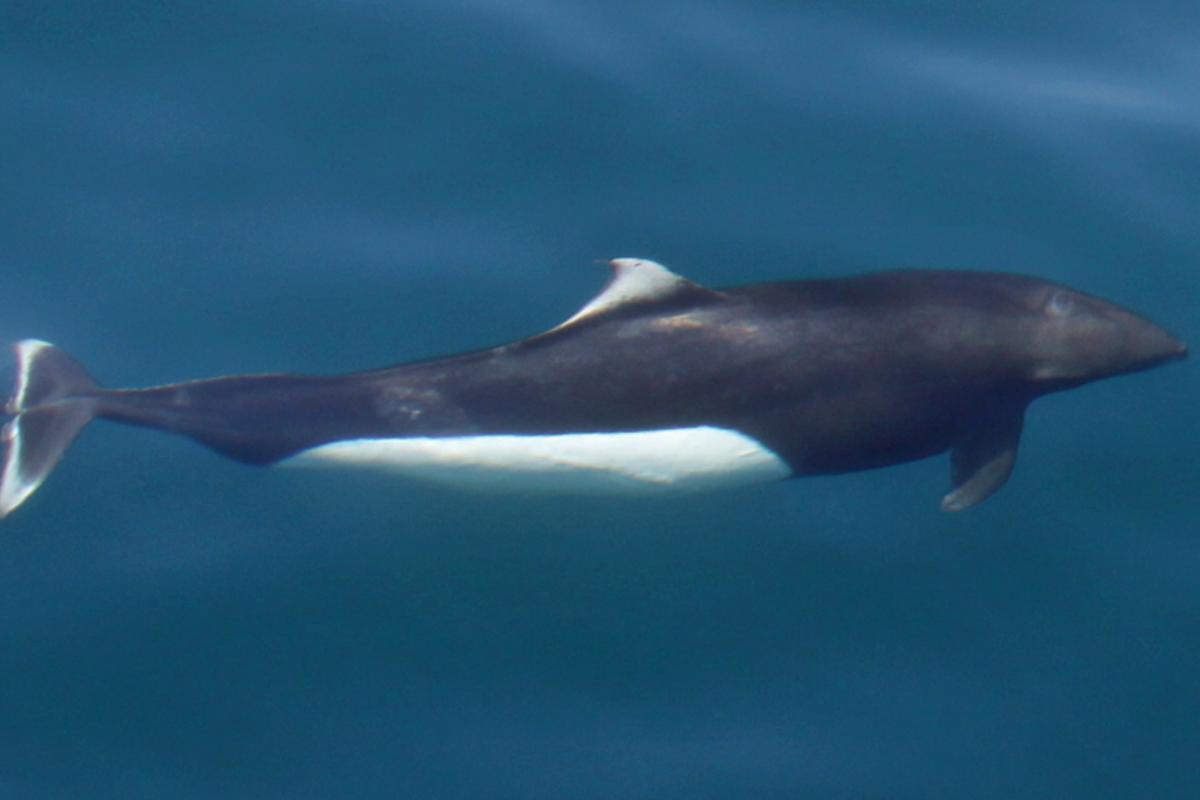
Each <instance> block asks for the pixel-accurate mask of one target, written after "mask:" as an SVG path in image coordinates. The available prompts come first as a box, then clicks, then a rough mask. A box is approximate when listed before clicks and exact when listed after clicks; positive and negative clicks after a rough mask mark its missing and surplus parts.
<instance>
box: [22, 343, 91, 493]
mask: <svg viewBox="0 0 1200 800" xmlns="http://www.w3.org/2000/svg"><path fill="white" fill-rule="evenodd" d="M16 350H17V370H18V371H17V388H16V391H15V392H14V393H13V396H12V399H11V400H9V402H8V406H7V408H6V409H5V410H6V411H7V413H8V414H10V415H12V417H13V419H12V420H10V421H9V423H8V424H7V425H5V426H4V436H3V439H4V469H3V472H2V473H0V517H3V516H5V515H7V514H8V513H9V512H11V511H12V510H13V509H14V508H16V507H17V506H19V505H21V503H23V502H25V499H26V498H28V497H29V495H31V494H33V492H34V491H35V490H36V489H37V488H38V487H39V486H41V485H42V481H44V480H46V476H47V475H49V474H50V472H51V470H53V469H54V467H55V466H56V465H57V464H58V462H59V460H60V459H62V456H63V453H65V452H66V451H67V448H68V447H70V446H71V442H73V441H75V437H76V436H78V435H79V432H80V431H81V430H83V427H84V426H85V425H87V424H88V423H89V422H90V421H91V420H92V418H93V417H94V416H95V414H96V392H97V390H98V389H99V387H98V386H97V384H96V382H95V381H94V380H92V378H91V376H90V375H88V374H87V372H86V371H85V370H84V368H83V367H82V366H80V365H79V363H78V362H77V361H75V359H73V358H71V357H70V356H68V355H67V354H66V353H64V352H63V351H61V350H59V349H58V348H56V347H54V346H53V345H51V344H49V343H47V342H40V341H38V340H36V339H26V340H25V341H23V342H20V343H18V344H17V347H16Z"/></svg>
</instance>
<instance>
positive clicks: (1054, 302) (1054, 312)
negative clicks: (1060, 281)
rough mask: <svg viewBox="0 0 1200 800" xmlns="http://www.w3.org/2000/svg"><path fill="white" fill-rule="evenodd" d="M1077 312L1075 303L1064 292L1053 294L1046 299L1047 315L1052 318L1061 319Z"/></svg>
mask: <svg viewBox="0 0 1200 800" xmlns="http://www.w3.org/2000/svg"><path fill="white" fill-rule="evenodd" d="M1074 310H1075V301H1074V300H1073V299H1072V298H1071V295H1069V294H1067V293H1066V292H1064V291H1061V290H1060V291H1055V292H1051V293H1050V296H1049V297H1047V298H1046V313H1047V314H1049V315H1050V316H1052V317H1061V316H1063V315H1064V314H1070V313H1071V312H1072V311H1074Z"/></svg>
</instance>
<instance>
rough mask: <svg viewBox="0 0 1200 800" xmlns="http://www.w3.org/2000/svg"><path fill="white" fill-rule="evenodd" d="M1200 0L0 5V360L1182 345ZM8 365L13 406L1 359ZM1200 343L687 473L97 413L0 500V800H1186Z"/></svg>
mask: <svg viewBox="0 0 1200 800" xmlns="http://www.w3.org/2000/svg"><path fill="white" fill-rule="evenodd" d="M1197 42H1200V6H1197V5H1196V4H1194V3H1172V2H1133V1H1132V0H1127V1H1126V2H1082V0H1066V2H1059V3H1052V4H1048V3H1029V2H1013V1H1012V0H1008V1H1006V2H973V3H936V2H912V3H895V2H855V3H849V2H842V3H838V2H803V3H799V2H782V1H781V0H738V1H737V2H733V1H732V0H729V1H728V2H691V3H687V2H653V3H628V2H611V1H610V2H593V3H585V2H568V1H563V2H552V1H551V0H516V1H514V2H489V1H488V0H411V1H410V2H383V0H343V1H342V2H318V1H317V0H311V1H305V0H289V1H288V2H282V1H279V2H269V1H266V0H250V1H249V2H242V3H238V4H228V5H227V4H208V3H203V4H201V3H174V2H132V1H126V0H118V1H116V2H106V3H88V2H23V1H22V0H18V1H16V2H7V3H4V4H3V5H2V6H0V177H2V187H3V190H2V191H0V340H4V341H16V340H18V339H21V338H25V337H38V338H43V339H47V340H50V341H53V342H55V343H56V344H59V345H60V346H62V347H63V348H64V349H66V350H67V351H68V352H70V353H72V354H73V355H75V356H76V357H78V358H79V359H80V360H81V361H82V362H83V363H84V364H86V365H87V366H88V367H89V369H90V370H91V371H92V373H93V374H94V375H95V376H96V377H97V378H98V379H100V380H101V381H102V382H104V383H106V384H108V385H113V386H118V385H122V386H137V385H149V384H155V383H162V382H168V381H175V380H181V379H187V378H196V377H206V376H211V375H217V374H232V373H246V372H261V371H296V372H318V373H332V372H339V371H348V370H353V369H362V368H368V367H375V366H382V365H386V364H390V363H394V362H398V361H403V360H409V359H417V358H423V357H428V356H433V355H438V354H443V353H448V352H453V351H457V350H463V349H470V348H475V347H480V346H484V345H490V344H495V343H499V342H503V341H507V340H511V339H515V338H520V337H522V336H526V335H529V334H531V333H535V332H537V331H540V330H543V329H545V328H548V327H550V326H552V325H554V324H557V323H558V322H560V321H561V320H563V319H564V318H566V317H567V316H569V315H570V314H571V313H572V312H574V310H575V309H576V308H577V307H578V306H580V305H582V304H583V303H584V302H585V301H586V300H587V299H589V298H590V297H591V296H592V295H593V294H594V293H595V292H597V291H598V290H599V288H600V287H601V286H602V285H603V283H604V282H605V280H606V278H607V275H606V272H605V269H604V268H603V267H600V266H597V265H595V264H594V263H593V260H594V259H598V258H606V257H612V256H642V257H647V258H653V259H656V260H659V261H661V262H663V263H664V264H666V265H668V266H670V267H671V268H673V269H675V270H676V271H678V272H680V273H682V274H684V275H686V276H688V277H690V278H692V279H694V280H696V281H699V282H702V283H706V284H710V285H716V286H720V285H726V284H736V283H746V282H757V281H765V280H775V279H783V278H789V277H811V276H828V275H845V274H851V273H854V272H858V271H863V270H870V269H880V268H894V267H903V266H937V267H960V268H971V269H1001V270H1010V271H1017V272H1025V273H1031V274H1035V275H1038V276H1042V277H1045V278H1049V279H1054V280H1059V281H1063V282H1066V283H1069V284H1071V285H1073V286H1075V287H1077V288H1080V289H1083V290H1085V291H1089V292H1092V293H1095V294H1099V295H1101V296H1104V297H1107V298H1110V299H1112V300H1115V301H1117V302H1119V303H1122V304H1124V305H1127V306H1129V307H1131V308H1133V309H1136V310H1138V311H1141V312H1143V313H1145V314H1147V315H1148V316H1150V317H1151V318H1152V319H1154V320H1155V321H1157V322H1159V323H1161V324H1163V325H1164V326H1166V327H1167V328H1169V329H1171V330H1173V331H1174V332H1175V333H1177V334H1178V335H1180V336H1182V337H1183V338H1184V339H1187V340H1189V341H1190V342H1191V343H1192V344H1193V346H1194V345H1195V344H1196V343H1197V342H1198V341H1200V318H1198V315H1197V310H1196V309H1197V299H1198V298H1200V47H1198V46H1197ZM11 373H12V363H11V359H10V360H9V361H7V362H5V374H4V376H3V377H4V380H5V382H6V384H7V381H8V380H10V379H11ZM1197 397H1200V377H1198V371H1197V364H1196V361H1195V359H1193V360H1192V361H1188V362H1184V363H1182V364H1174V365H1170V366H1168V367H1164V368H1162V369H1159V370H1155V371H1152V372H1148V373H1144V374H1139V375H1134V376H1130V377H1123V378H1119V379H1115V380H1112V381H1106V382H1102V383H1099V384H1096V385H1093V386H1088V387H1085V388H1083V389H1080V390H1077V391H1072V392H1069V393H1065V394H1062V395H1057V396H1054V397H1050V398H1047V399H1044V400H1041V401H1040V402H1038V403H1036V404H1035V405H1034V406H1033V408H1032V409H1031V412H1030V414H1029V417H1028V421H1027V425H1026V430H1025V436H1024V442H1023V447H1022V453H1021V458H1020V461H1019V463H1018V465H1017V469H1016V472H1015V474H1014V476H1013V478H1012V480H1011V481H1010V483H1009V484H1008V486H1007V487H1006V488H1004V489H1003V490H1002V491H1001V492H1000V493H999V494H998V495H997V496H995V497H994V498H993V499H991V500H989V501H988V502H987V503H986V504H984V505H983V506H981V507H979V508H978V509H975V510H973V511H970V512H968V513H965V514H961V515H946V514H943V513H941V512H940V511H939V510H938V500H939V498H940V497H941V495H942V493H943V492H944V491H945V490H946V488H947V486H948V480H949V478H948V467H947V464H946V459H945V458H938V459H931V460H929V461H924V462H920V463H916V464H910V465H906V466H903V467H898V468H893V469H888V470H881V471H874V472H864V473H858V474H854V475H847V476H841V477H829V478H815V479H805V480H798V481H790V482H784V483H780V484H776V485H770V486H764V487H761V488H754V489H749V490H742V491H734V492H728V493H716V494H711V495H703V496H696V497H687V498H676V499H619V500H614V499H596V498H591V499H588V498H583V499H581V498H568V497H521V496H501V497H497V496H488V495H482V496H480V495H471V494H461V493H456V492H453V491H448V490H442V489H435V488H431V487H428V486H424V485H420V484H410V483H406V482H403V481H398V480H395V479H389V478H387V477H386V476H379V475H368V474H364V473H355V472H347V473H338V472H317V471H311V472H310V471H287V470H282V471H270V470H256V469H253V468H249V467H244V466H241V465H239V464H236V463H233V462H229V461H226V460H223V459H221V458H219V457H217V456H216V455H214V454H212V453H210V452H208V451H206V450H204V449H203V448H201V447H198V446H196V445H194V444H192V443H190V442H187V441H185V440H182V439H175V438H172V437H169V436H163V435H161V434H156V433H151V432H147V431H142V430H137V429H130V428H120V427H117V426H114V425H110V424H96V425H94V426H92V427H91V428H89V429H88V430H87V431H86V432H85V433H84V435H83V436H82V437H81V438H80V440H79V441H78V442H77V443H76V445H75V447H74V448H73V449H72V451H71V452H70V454H69V455H68V457H67V458H66V460H65V461H64V463H63V464H62V466H61V467H60V468H59V469H58V471H57V472H56V473H55V474H54V475H53V476H52V477H51V478H50V480H49V481H48V482H47V483H46V485H45V486H44V487H43V488H42V490H41V491H40V492H39V493H38V494H37V495H35V496H34V497H33V498H32V499H31V500H30V501H29V503H28V504H27V505H26V506H25V507H23V508H21V509H20V510H19V511H18V512H16V513H15V514H13V515H12V516H11V517H10V518H8V519H6V520H4V521H3V522H2V523H0V797H3V798H17V799H22V798H78V797H89V798H275V797H288V798H343V797H344V798H376V797H380V798H564V797H570V798H676V797H678V798H745V797H755V798H758V797H778V798H785V797H786V798H801V797H802V798H941V797H972V798H992V797H995V798H1011V797H1021V798H1068V797H1070V798H1075V797H1079V798H1097V797H1134V796H1137V797H1156V798H1167V797H1170V798H1175V797H1180V798H1183V797H1197V796H1200V758H1198V757H1197V756H1198V754H1200V677H1198V676H1200V525H1198V524H1197V517H1198V516H1200V496H1198V490H1200V466H1198V464H1197V458H1196V452H1197V445H1198V444H1200V417H1198V415H1197V410H1196V401H1197Z"/></svg>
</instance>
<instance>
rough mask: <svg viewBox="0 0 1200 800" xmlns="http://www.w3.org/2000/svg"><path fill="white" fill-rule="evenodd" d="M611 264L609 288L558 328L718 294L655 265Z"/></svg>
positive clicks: (617, 261) (618, 260)
mask: <svg viewBox="0 0 1200 800" xmlns="http://www.w3.org/2000/svg"><path fill="white" fill-rule="evenodd" d="M608 263H609V264H610V265H611V266H612V270H613V275H612V279H611V280H609V282H608V285H607V286H605V287H604V290H603V291H602V292H600V294H598V295H596V296H595V297H593V298H592V299H591V300H590V301H589V302H588V303H587V305H585V306H584V307H583V308H581V309H579V310H578V311H576V312H575V314H574V315H573V316H572V317H571V318H570V319H568V320H567V321H566V322H564V323H562V325H559V326H558V327H560V328H562V327H564V326H566V325H570V324H572V323H575V322H578V321H580V320H583V319H589V318H591V317H595V316H597V315H599V314H603V313H605V312H607V311H612V310H613V309H615V308H620V307H622V306H625V305H628V304H630V303H648V302H652V301H654V300H662V299H664V298H666V297H670V296H671V295H673V294H677V293H679V292H685V291H696V292H701V293H705V294H712V295H714V296H715V295H717V292H713V291H712V290H710V289H706V288H704V287H703V286H701V285H700V284H698V283H693V282H692V281H689V280H688V279H687V278H684V277H682V276H680V275H676V274H675V273H674V272H671V270H669V269H667V268H666V267H664V266H663V265H662V264H659V263H658V262H656V261H650V260H648V259H644V258H614V259H612V260H611V261H609V262H608Z"/></svg>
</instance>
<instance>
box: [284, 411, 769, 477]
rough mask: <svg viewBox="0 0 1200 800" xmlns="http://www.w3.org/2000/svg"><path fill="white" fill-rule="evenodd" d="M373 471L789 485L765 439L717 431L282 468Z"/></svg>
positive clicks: (372, 447)
mask: <svg viewBox="0 0 1200 800" xmlns="http://www.w3.org/2000/svg"><path fill="white" fill-rule="evenodd" d="M282 463H283V464H289V465H290V464H294V465H297V466H348V467H373V468H377V469H382V470H387V471H391V472H396V473H398V474H401V475H404V476H408V477H413V478H421V479H427V480H431V481H436V482H438V483H448V484H457V485H460V486H466V487H472V488H479V489H495V490H501V491H512V490H518V491H543V492H564V493H589V494H596V493H598V494H608V493H614V494H616V493H635V494H637V493H644V494H651V493H659V492H689V491H703V490H706V489H714V488H720V487H729V486H741V485H746V484H752V483H762V482H765V481H772V480H780V479H783V478H787V477H788V476H790V475H791V469H789V468H788V466H787V464H785V463H784V461H783V460H782V459H781V458H779V456H777V455H775V454H774V453H773V452H771V451H770V450H769V449H767V448H766V447H764V446H763V445H761V444H760V443H759V442H757V441H756V440H754V439H752V438H750V437H749V436H746V435H744V434H741V433H738V432H737V431H732V430H728V429H726V428H713V427H708V426H702V427H695V428H672V429H668V430H657V431H626V432H619V433H568V434H554V435H549V436H544V435H541V436H513V435H504V436H458V437H445V438H440V437H438V438H434V437H428V438H426V437H421V438H406V439H354V440H348V441H342V442H332V443H330V444H325V445H321V446H320V447H314V448H312V449H311V450H305V451H304V452H302V453H299V454H298V455H296V456H293V457H292V458H290V459H288V460H286V461H284V462H282Z"/></svg>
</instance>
